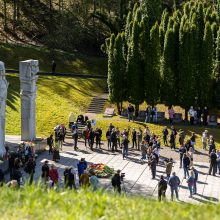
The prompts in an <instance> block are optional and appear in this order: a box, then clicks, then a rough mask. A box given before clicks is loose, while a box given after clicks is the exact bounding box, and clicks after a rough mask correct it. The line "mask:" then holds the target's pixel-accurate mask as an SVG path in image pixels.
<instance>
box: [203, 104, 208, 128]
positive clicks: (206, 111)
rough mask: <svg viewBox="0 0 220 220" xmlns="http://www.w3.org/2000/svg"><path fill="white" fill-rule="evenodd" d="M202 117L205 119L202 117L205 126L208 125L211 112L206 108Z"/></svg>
mask: <svg viewBox="0 0 220 220" xmlns="http://www.w3.org/2000/svg"><path fill="white" fill-rule="evenodd" d="M202 115H203V117H202V120H203V124H204V125H207V119H208V115H209V111H208V109H207V107H205V108H204V109H203V113H202Z"/></svg>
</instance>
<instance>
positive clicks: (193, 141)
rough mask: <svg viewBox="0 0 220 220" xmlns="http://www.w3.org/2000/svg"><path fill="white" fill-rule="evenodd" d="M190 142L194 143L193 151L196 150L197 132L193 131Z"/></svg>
mask: <svg viewBox="0 0 220 220" xmlns="http://www.w3.org/2000/svg"><path fill="white" fill-rule="evenodd" d="M190 142H191V145H192V150H193V152H194V151H195V145H196V134H195V132H193V133H192V136H191V137H190Z"/></svg>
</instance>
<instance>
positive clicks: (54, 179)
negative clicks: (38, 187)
mask: <svg viewBox="0 0 220 220" xmlns="http://www.w3.org/2000/svg"><path fill="white" fill-rule="evenodd" d="M49 177H50V180H51V181H52V184H51V186H52V187H54V186H55V185H58V180H59V174H58V171H57V168H56V167H55V166H54V165H53V164H52V165H51V167H50V170H49Z"/></svg>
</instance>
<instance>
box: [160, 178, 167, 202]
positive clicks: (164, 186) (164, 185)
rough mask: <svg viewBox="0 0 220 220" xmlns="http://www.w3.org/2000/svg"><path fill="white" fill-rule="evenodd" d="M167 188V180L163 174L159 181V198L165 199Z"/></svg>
mask: <svg viewBox="0 0 220 220" xmlns="http://www.w3.org/2000/svg"><path fill="white" fill-rule="evenodd" d="M166 190H167V181H166V180H165V179H164V177H163V175H161V176H160V181H159V183H158V200H159V201H161V199H163V200H164V199H165V197H166Z"/></svg>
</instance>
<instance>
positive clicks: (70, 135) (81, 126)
mask: <svg viewBox="0 0 220 220" xmlns="http://www.w3.org/2000/svg"><path fill="white" fill-rule="evenodd" d="M77 125H78V135H79V138H80V137H81V136H82V133H83V130H84V128H85V126H86V125H82V124H81V123H77ZM66 138H67V139H72V133H71V130H69V129H68V130H67V131H66Z"/></svg>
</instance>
